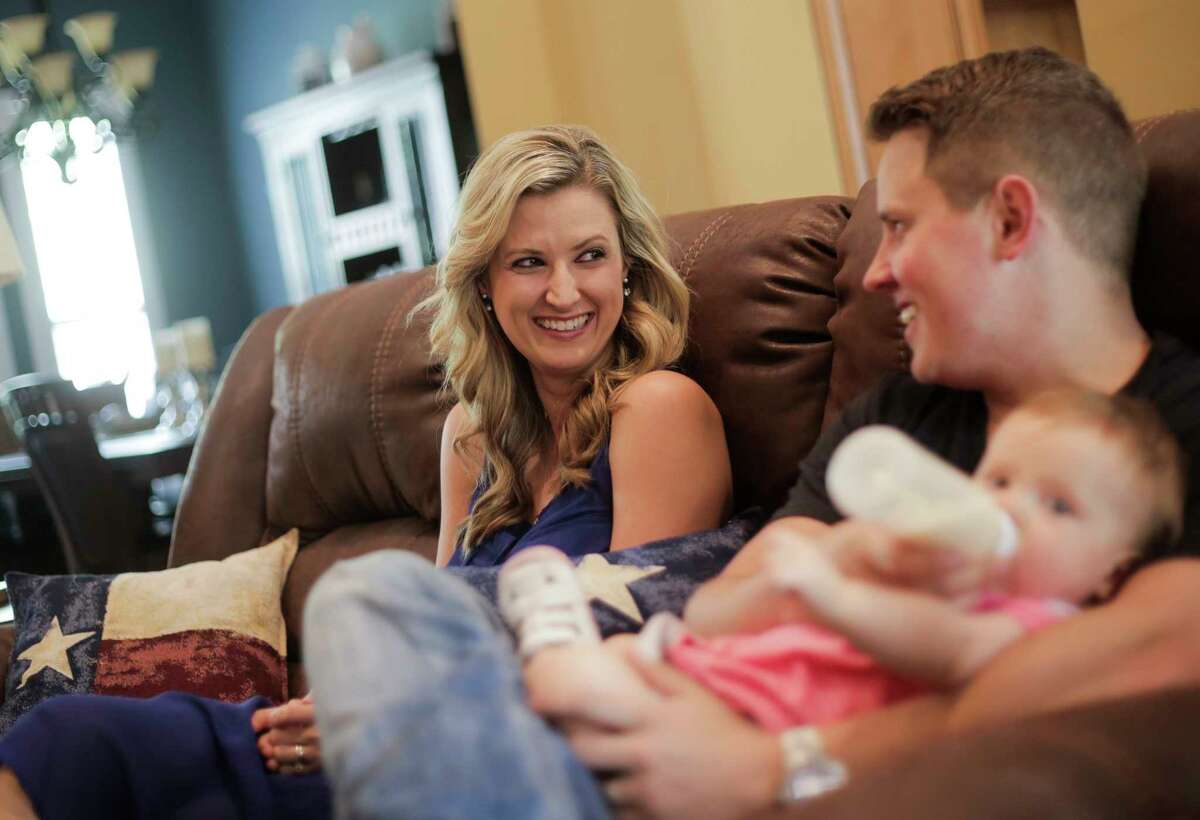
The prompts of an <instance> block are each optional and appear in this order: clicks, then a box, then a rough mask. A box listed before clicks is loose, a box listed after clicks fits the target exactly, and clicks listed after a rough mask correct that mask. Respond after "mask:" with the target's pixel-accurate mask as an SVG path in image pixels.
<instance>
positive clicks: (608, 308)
mask: <svg viewBox="0 0 1200 820" xmlns="http://www.w3.org/2000/svg"><path fill="white" fill-rule="evenodd" d="M665 247H666V243H665V239H664V234H663V231H662V227H661V225H660V224H659V221H658V218H657V216H656V215H655V213H654V211H653V209H651V207H650V205H649V203H648V202H647V201H646V199H645V197H644V196H643V195H642V193H641V191H639V190H638V188H637V184H636V182H635V181H634V179H633V176H632V174H631V173H630V172H629V170H628V169H626V168H625V167H624V166H623V165H622V164H621V163H620V162H619V161H618V160H617V159H616V158H615V157H614V156H613V155H612V153H611V152H610V151H609V150H608V149H607V148H606V147H605V146H604V145H603V144H602V143H601V142H600V141H599V140H598V139H597V138H596V136H595V135H594V134H592V133H591V132H590V131H587V130H586V129H583V128H577V127H570V126H550V127H547V128H543V129H538V130H533V131H524V132H520V133H516V134H511V135H509V136H508V137H505V138H504V139H502V140H500V141H499V142H497V143H496V144H495V145H494V146H492V148H491V149H489V150H488V151H487V152H485V153H484V155H483V156H481V157H480V159H479V161H478V162H477V163H476V165H475V167H474V169H473V170H472V171H471V174H470V176H469V177H468V178H467V181H466V184H465V185H464V187H463V193H462V201H461V213H460V216H459V221H458V224H457V226H456V229H455V232H454V234H453V236H452V240H451V247H450V250H449V251H448V253H447V254H446V257H445V259H444V260H443V261H442V263H441V264H440V265H439V266H438V272H437V289H436V291H435V292H434V294H433V295H432V296H431V297H430V298H429V299H428V300H427V301H426V302H425V303H424V304H423V305H422V308H424V309H430V310H432V311H433V312H434V319H433V324H432V329H431V341H432V346H433V349H434V352H435V354H436V355H439V356H441V357H442V358H443V359H444V360H445V362H446V377H447V388H448V390H449V391H450V392H452V393H453V394H454V395H455V397H456V398H457V399H458V402H459V403H458V405H457V406H456V407H455V408H454V410H453V411H452V412H451V413H450V416H449V418H448V419H447V422H446V428H445V430H444V432H443V439H442V496H441V497H442V520H441V530H440V536H439V543H438V563H439V564H447V563H454V564H460V563H473V564H495V563H500V562H501V561H504V560H506V559H507V558H508V557H509V556H510V555H512V554H513V553H514V552H517V551H519V550H521V549H524V548H525V547H526V546H531V545H533V544H537V543H555V544H557V545H558V546H560V547H562V548H564V550H566V551H567V552H569V553H572V554H583V553H587V552H603V551H607V550H609V549H619V548H621V547H625V546H632V545H635V544H640V543H644V542H646V541H649V540H651V539H653V538H660V537H666V536H669V535H679V534H682V533H685V532H690V531H694V530H699V529H705V528H708V527H712V526H715V525H716V524H717V523H719V522H720V520H721V518H722V516H723V515H724V514H725V513H727V512H728V507H729V505H730V493H731V489H730V487H731V480H730V476H729V463H728V455H727V452H726V448H725V441H724V433H723V430H722V426H721V421H720V417H719V415H718V414H717V411H716V408H715V407H714V406H713V404H712V402H711V401H710V400H709V398H708V396H707V395H706V394H705V393H704V392H703V390H701V389H700V388H699V386H698V385H696V384H695V383H694V382H692V381H691V380H690V379H688V378H686V377H684V376H682V375H680V374H678V373H672V372H665V368H667V367H669V366H670V365H671V364H672V363H673V362H674V361H675V360H676V359H677V358H678V357H679V355H680V354H681V353H682V352H683V347H684V341H685V333H686V328H687V315H688V293H687V288H686V287H685V286H684V284H683V281H682V280H681V279H680V277H679V274H678V273H676V272H675V270H674V268H672V267H671V264H670V262H669V261H668V260H667V256H666V252H665ZM680 475H686V476H689V480H688V481H687V482H681V481H679V480H678V476H680Z"/></svg>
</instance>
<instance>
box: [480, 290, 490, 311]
mask: <svg viewBox="0 0 1200 820" xmlns="http://www.w3.org/2000/svg"><path fill="white" fill-rule="evenodd" d="M479 298H480V299H482V300H483V309H484V310H486V311H487V312H488V313H491V312H492V297H490V296H488V295H487V294H486V293H480V294H479Z"/></svg>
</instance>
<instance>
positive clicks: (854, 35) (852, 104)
mask: <svg viewBox="0 0 1200 820" xmlns="http://www.w3.org/2000/svg"><path fill="white" fill-rule="evenodd" d="M811 2H812V10H813V16H814V18H815V22H816V24H817V37H818V42H819V45H820V49H821V59H822V62H823V63H824V66H825V79H826V84H827V89H828V93H829V100H830V110H831V113H832V114H833V119H834V125H835V129H836V131H837V138H838V151H839V155H840V158H841V164H842V180H843V184H844V186H845V189H846V190H847V191H854V190H858V188H859V187H861V186H862V185H863V183H865V182H866V181H867V180H868V179H870V178H871V177H873V176H874V175H875V167H876V165H877V164H878V163H879V154H880V153H881V151H882V146H879V145H874V144H872V143H871V142H870V141H869V139H868V138H867V136H866V134H865V133H864V130H863V122H864V120H865V118H866V115H867V109H868V108H869V106H870V104H871V102H872V101H873V100H875V99H876V98H878V97H879V95H880V94H881V93H883V92H884V91H886V90H887V89H888V88H890V87H891V86H894V85H899V84H903V83H907V82H910V81H912V80H915V79H917V78H918V77H920V76H921V75H923V74H925V73H926V72H928V71H931V70H933V69H935V68H937V67H938V66H943V65H949V64H951V63H956V62H958V61H959V60H964V59H969V58H972V57H979V56H981V55H983V54H984V53H986V52H988V51H1000V50H1006V49H1013V48H1024V47H1026V46H1033V45H1041V46H1046V47H1047V48H1050V49H1053V50H1054V51H1057V52H1059V53H1060V54H1062V55H1063V56H1064V57H1068V58H1070V59H1072V60H1075V61H1077V62H1080V63H1083V62H1085V59H1084V52H1083V37H1082V35H1081V33H1080V28H1079V16H1078V13H1077V12H1076V9H1075V0H908V1H907V2H904V3H896V2H893V0H811Z"/></svg>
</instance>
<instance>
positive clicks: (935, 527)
mask: <svg viewBox="0 0 1200 820" xmlns="http://www.w3.org/2000/svg"><path fill="white" fill-rule="evenodd" d="M825 484H826V487H827V489H828V491H829V497H830V498H831V499H832V500H833V503H834V504H835V505H836V506H837V508H838V509H839V510H841V511H842V513H843V514H845V515H847V516H851V517H854V518H860V519H863V520H866V521H872V522H875V523H878V524H882V525H883V526H885V527H887V528H888V529H890V530H891V531H892V532H894V533H895V534H896V535H900V536H904V537H906V538H913V539H919V540H923V541H928V542H929V543H933V544H937V545H941V546H947V547H955V548H958V549H964V550H981V551H985V552H989V553H991V554H992V555H993V556H994V557H996V558H1001V559H1003V558H1007V557H1008V556H1010V555H1012V553H1013V552H1015V551H1016V548H1017V541H1018V533H1017V528H1016V525H1015V524H1014V523H1013V520H1012V518H1011V517H1010V516H1009V515H1008V513H1006V512H1005V511H1004V510H1003V509H1002V508H1001V507H1000V505H999V504H997V503H996V501H995V499H993V498H992V497H991V495H989V494H988V492H987V491H986V490H985V489H984V488H983V487H981V486H979V485H978V484H976V483H975V482H974V481H972V480H971V478H970V477H969V476H968V475H967V474H966V473H963V472H962V471H960V470H958V469H956V468H955V467H953V466H952V465H950V464H948V463H946V462H945V461H943V460H942V459H940V458H938V457H937V456H936V455H934V454H933V453H931V452H930V451H929V450H927V449H925V448H924V447H922V446H921V445H919V444H917V442H915V441H913V439H911V438H910V437H909V436H907V435H905V434H904V433H901V432H900V431H899V430H896V429H895V428H892V427H885V426H883V425H872V426H869V427H863V428H862V429H860V430H856V431H855V432H853V433H851V434H850V435H849V436H847V437H846V438H845V440H843V441H842V443H841V444H840V445H838V448H837V449H836V450H835V451H834V453H833V457H832V458H831V459H830V461H829V468H828V470H827V471H826V473H825Z"/></svg>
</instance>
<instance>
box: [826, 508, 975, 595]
mask: <svg viewBox="0 0 1200 820" xmlns="http://www.w3.org/2000/svg"><path fill="white" fill-rule="evenodd" d="M827 543H828V544H829V548H830V549H831V550H832V551H833V553H834V555H835V556H836V558H835V560H836V562H837V566H838V568H839V569H840V570H841V571H842V572H843V573H844V574H845V575H847V576H850V577H855V578H863V579H864V580H868V581H874V582H876V583H882V584H887V585H889V586H897V587H903V588H905V589H914V590H919V591H924V592H928V593H931V594H934V595H937V596H939V597H943V598H952V599H961V598H964V597H965V596H967V595H969V594H972V593H974V592H976V591H977V590H978V589H979V588H980V587H981V586H982V585H983V583H984V582H985V580H986V578H987V577H988V575H989V573H990V572H991V571H992V559H991V557H990V556H987V555H981V554H979V553H977V552H973V551H965V550H954V549H948V548H947V547H945V546H939V545H935V544H931V543H928V542H924V541H920V540H916V539H908V538H901V537H899V536H896V535H894V534H892V533H891V532H890V531H888V530H887V529H885V528H884V527H882V526H880V525H878V524H871V523H868V522H865V521H857V520H847V521H843V522H841V523H839V524H837V525H835V526H833V527H831V528H830V529H829V533H828V542H827Z"/></svg>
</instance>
